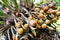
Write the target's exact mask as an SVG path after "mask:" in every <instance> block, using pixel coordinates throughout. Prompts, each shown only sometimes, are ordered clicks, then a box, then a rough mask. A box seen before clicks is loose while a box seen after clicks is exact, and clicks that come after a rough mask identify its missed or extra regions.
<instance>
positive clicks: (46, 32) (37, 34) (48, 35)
mask: <svg viewBox="0 0 60 40" xmlns="http://www.w3.org/2000/svg"><path fill="white" fill-rule="evenodd" d="M2 1H3V2H5V1H4V0H2ZM6 2H7V1H6ZM13 2H16V1H13ZM6 4H7V3H6ZM17 4H18V5H17ZM26 4H27V3H26ZM26 4H24V3H23V2H22V3H21V5H20V4H19V2H18V3H16V4H15V5H14V4H12V5H11V8H13V10H11V9H10V6H9V5H8V4H7V5H8V8H9V9H8V8H7V7H4V8H3V9H2V10H7V11H6V13H7V15H8V16H9V18H8V19H6V24H5V25H4V26H5V27H3V28H2V29H1V30H2V31H3V32H2V33H3V34H4V35H5V36H6V40H52V39H53V38H54V37H53V35H52V34H54V33H53V32H56V30H55V28H53V27H52V26H51V23H53V22H54V23H56V22H57V20H58V18H59V15H60V11H59V9H58V7H57V2H49V3H47V4H42V5H39V6H34V5H33V4H27V5H26ZM15 6H18V8H17V7H15ZM20 6H22V7H20ZM4 31H5V32H4ZM53 40H54V39H53Z"/></svg>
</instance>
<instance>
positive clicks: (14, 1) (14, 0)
mask: <svg viewBox="0 0 60 40" xmlns="http://www.w3.org/2000/svg"><path fill="white" fill-rule="evenodd" d="M12 1H13V3H14V4H15V7H16V8H18V5H17V2H16V0H12Z"/></svg>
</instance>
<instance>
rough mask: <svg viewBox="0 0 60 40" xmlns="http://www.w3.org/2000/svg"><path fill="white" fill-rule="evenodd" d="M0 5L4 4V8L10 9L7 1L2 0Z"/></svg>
mask: <svg viewBox="0 0 60 40" xmlns="http://www.w3.org/2000/svg"><path fill="white" fill-rule="evenodd" d="M2 4H4V5H5V6H6V7H8V8H9V9H11V7H10V4H9V2H8V0H2Z"/></svg>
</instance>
